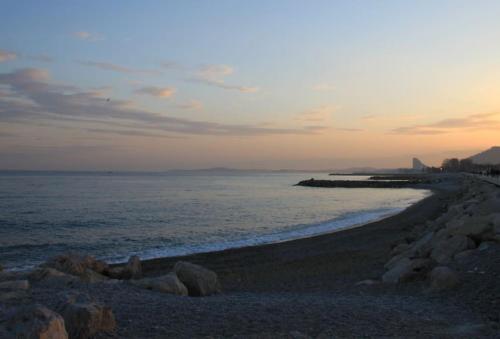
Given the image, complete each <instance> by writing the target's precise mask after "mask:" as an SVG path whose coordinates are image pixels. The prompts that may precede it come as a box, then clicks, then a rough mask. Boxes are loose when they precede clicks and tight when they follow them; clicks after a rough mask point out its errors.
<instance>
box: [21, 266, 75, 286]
mask: <svg viewBox="0 0 500 339" xmlns="http://www.w3.org/2000/svg"><path fill="white" fill-rule="evenodd" d="M28 279H29V281H31V282H32V283H36V282H42V281H47V282H50V283H52V284H54V283H62V284H65V285H70V284H71V283H73V282H75V281H77V280H78V278H76V277H75V276H72V275H70V274H66V273H63V272H60V271H58V270H56V269H54V268H50V267H45V268H39V269H36V270H34V271H33V272H31V273H30V274H29V276H28Z"/></svg>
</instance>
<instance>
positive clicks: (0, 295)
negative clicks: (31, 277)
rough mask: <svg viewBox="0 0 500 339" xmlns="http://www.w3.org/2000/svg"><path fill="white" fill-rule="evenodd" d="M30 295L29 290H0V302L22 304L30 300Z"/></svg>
mask: <svg viewBox="0 0 500 339" xmlns="http://www.w3.org/2000/svg"><path fill="white" fill-rule="evenodd" d="M30 297H31V294H30V291H29V290H10V291H0V303H6V304H16V305H18V304H24V303H27V302H29V301H30Z"/></svg>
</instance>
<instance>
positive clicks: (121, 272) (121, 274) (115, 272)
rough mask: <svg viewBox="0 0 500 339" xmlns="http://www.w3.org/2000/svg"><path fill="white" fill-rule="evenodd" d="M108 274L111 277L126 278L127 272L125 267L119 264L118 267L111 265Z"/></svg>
mask: <svg viewBox="0 0 500 339" xmlns="http://www.w3.org/2000/svg"><path fill="white" fill-rule="evenodd" d="M107 275H108V277H110V278H111V279H124V278H125V276H126V275H127V274H126V272H125V267H123V266H118V267H111V268H110V269H109V270H108V272H107Z"/></svg>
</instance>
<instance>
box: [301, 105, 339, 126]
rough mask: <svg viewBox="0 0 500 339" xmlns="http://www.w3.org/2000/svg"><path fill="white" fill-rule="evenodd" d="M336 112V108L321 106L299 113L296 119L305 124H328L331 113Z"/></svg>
mask: <svg viewBox="0 0 500 339" xmlns="http://www.w3.org/2000/svg"><path fill="white" fill-rule="evenodd" d="M336 110H337V107H336V106H333V105H323V106H321V107H318V108H315V109H312V110H308V111H305V112H302V113H300V114H299V115H298V116H297V119H298V120H301V121H305V122H329V121H331V120H332V116H333V113H334V112H335V111H336Z"/></svg>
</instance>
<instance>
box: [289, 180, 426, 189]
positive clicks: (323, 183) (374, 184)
mask: <svg viewBox="0 0 500 339" xmlns="http://www.w3.org/2000/svg"><path fill="white" fill-rule="evenodd" d="M428 183H430V181H427V180H409V181H377V180H316V179H309V180H303V181H300V182H299V183H298V184H296V186H306V187H326V188H330V187H331V188H336V187H338V188H342V187H343V188H406V187H415V186H416V185H419V184H428Z"/></svg>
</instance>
